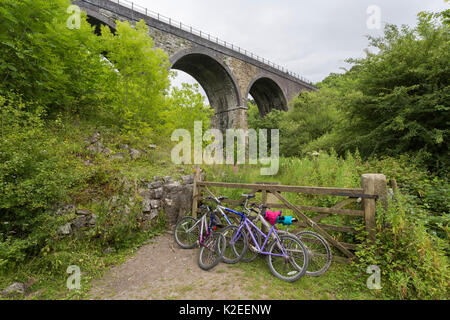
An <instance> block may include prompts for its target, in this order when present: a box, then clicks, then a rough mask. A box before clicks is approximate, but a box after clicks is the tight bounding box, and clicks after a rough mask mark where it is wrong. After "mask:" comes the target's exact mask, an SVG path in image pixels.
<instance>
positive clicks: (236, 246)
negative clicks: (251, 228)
mask: <svg viewBox="0 0 450 320" xmlns="http://www.w3.org/2000/svg"><path fill="white" fill-rule="evenodd" d="M238 230H239V228H238V227H237V226H234V225H231V226H227V227H225V228H224V229H223V230H222V232H221V233H222V234H223V236H224V237H225V240H226V243H227V244H226V248H225V251H224V254H223V257H222V260H223V262H225V263H227V264H235V263H238V262H239V261H240V260H241V259H242V257H243V256H244V254H245V253H246V251H247V247H248V244H247V237H246V236H245V235H244V234H242V233H241V234H240V235H239V236H238V238H237V240H236V241H235V242H234V243H231V240H232V239H233V238H234V236H235V235H236V232H237V231H238Z"/></svg>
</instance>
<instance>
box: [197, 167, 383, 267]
mask: <svg viewBox="0 0 450 320" xmlns="http://www.w3.org/2000/svg"><path fill="white" fill-rule="evenodd" d="M209 187H211V188H212V187H219V188H231V189H244V190H248V191H249V192H252V193H255V194H256V193H261V199H262V200H261V202H260V203H262V204H265V205H266V206H267V207H268V208H269V209H289V210H292V211H293V212H294V213H295V214H296V215H297V217H298V218H299V222H298V223H297V224H296V227H297V228H307V227H310V228H312V229H314V230H315V231H316V232H317V233H319V234H320V235H322V236H323V237H324V238H325V239H327V241H328V242H329V243H330V244H331V245H333V246H334V247H336V248H337V249H338V250H339V251H340V252H341V253H343V255H344V257H339V256H338V257H335V260H336V261H338V262H349V260H350V259H352V258H354V257H355V255H354V253H353V252H352V251H353V250H355V249H356V245H355V244H352V243H345V242H340V241H338V240H337V239H336V238H335V237H333V236H332V235H330V234H329V233H328V232H327V230H328V231H334V232H340V233H353V234H357V233H358V231H357V230H355V229H354V228H353V227H349V226H337V225H330V224H323V223H320V222H321V220H322V219H324V218H326V217H328V216H330V215H332V214H335V215H341V216H342V215H344V216H349V217H363V219H364V222H365V229H366V231H367V232H368V237H369V239H370V240H373V241H374V240H375V208H376V200H377V199H381V200H383V202H384V200H385V199H386V197H387V189H386V177H385V176H384V175H382V174H366V175H362V177H361V188H326V187H304V186H285V185H279V184H273V183H272V184H269V183H264V182H262V183H261V182H259V183H253V184H244V183H226V182H209V181H201V180H200V175H199V174H196V175H195V179H194V195H193V196H194V202H193V208H192V215H193V216H194V217H197V208H198V201H200V200H202V199H203V196H202V195H203V193H204V192H206V193H207V194H209V195H214V194H213V193H212V192H211V190H210V188H209ZM286 192H290V193H302V194H308V195H318V196H320V195H322V196H323V195H329V196H339V197H345V199H344V200H343V201H340V202H338V203H336V204H335V205H334V206H332V207H331V208H325V207H312V206H304V205H297V204H293V203H291V202H290V201H288V200H287V199H286V197H284V196H283V195H282V193H286ZM269 195H272V196H271V197H268V196H269ZM268 198H269V200H270V198H272V199H277V200H279V201H278V203H273V202H270V201H273V200H270V201H269V202H268ZM223 202H224V203H226V204H227V205H229V206H230V208H233V207H237V206H239V205H240V204H241V203H242V199H241V200H232V199H228V200H224V201H223ZM355 202H357V203H359V204H360V206H361V209H359V210H355V209H345V207H346V206H348V205H350V204H351V203H355ZM305 212H315V213H318V215H317V216H315V217H314V218H309V217H308V216H307V215H306V214H305Z"/></svg>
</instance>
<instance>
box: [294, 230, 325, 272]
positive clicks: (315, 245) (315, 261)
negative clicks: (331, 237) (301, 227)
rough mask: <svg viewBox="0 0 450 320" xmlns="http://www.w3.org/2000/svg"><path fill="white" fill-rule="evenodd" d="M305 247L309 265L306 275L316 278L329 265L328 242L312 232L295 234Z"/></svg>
mask: <svg viewBox="0 0 450 320" xmlns="http://www.w3.org/2000/svg"><path fill="white" fill-rule="evenodd" d="M296 236H297V238H299V240H300V241H301V242H302V243H303V244H304V245H305V247H306V249H307V250H308V254H309V264H308V270H307V271H306V274H307V275H308V276H312V277H318V276H320V275H322V274H324V273H325V272H326V271H327V270H328V268H329V267H330V265H331V260H332V254H331V249H330V246H329V245H328V242H327V241H326V240H325V239H324V238H323V237H322V236H321V235H319V234H317V233H315V232H312V231H302V232H299V233H297V234H296Z"/></svg>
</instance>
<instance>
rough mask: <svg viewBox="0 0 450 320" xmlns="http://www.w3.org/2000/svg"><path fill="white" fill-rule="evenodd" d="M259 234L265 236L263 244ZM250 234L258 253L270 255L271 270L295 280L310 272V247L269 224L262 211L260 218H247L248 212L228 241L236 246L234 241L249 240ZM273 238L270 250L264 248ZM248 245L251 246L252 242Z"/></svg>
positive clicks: (281, 276)
mask: <svg viewBox="0 0 450 320" xmlns="http://www.w3.org/2000/svg"><path fill="white" fill-rule="evenodd" d="M247 201H248V200H247ZM262 210H265V206H261V211H262ZM226 211H228V212H232V213H238V212H237V211H234V210H231V209H228V208H226ZM257 220H259V221H260V222H261V223H262V225H263V226H265V227H266V228H267V229H270V230H269V232H268V233H267V234H265V233H264V232H263V231H261V230H260V229H259V228H258V227H257V226H256V224H255V222H257ZM253 221H254V222H253ZM244 230H245V231H244ZM245 232H248V235H247V234H245ZM255 234H259V235H260V236H261V237H262V238H261V239H263V240H264V243H263V244H262V245H260V243H258V240H256V237H258V236H255ZM247 237H249V239H251V241H253V245H252V246H253V250H254V251H255V252H256V253H257V254H262V255H266V256H267V263H268V265H269V269H270V271H271V272H272V274H273V275H275V276H276V277H277V278H279V279H281V280H284V281H288V282H293V281H296V280H298V279H300V278H301V277H302V276H304V275H305V274H306V270H307V268H308V260H309V259H308V258H309V257H308V252H307V248H306V247H305V246H304V245H303V243H302V242H301V241H300V240H299V239H298V238H296V237H294V236H292V235H289V234H284V235H279V234H278V230H277V229H276V227H275V226H271V225H269V223H268V222H267V221H266V220H265V219H264V218H263V217H262V215H261V214H259V213H258V215H257V216H256V217H247V216H245V215H244V219H243V221H242V223H241V224H240V226H239V227H238V229H237V230H236V232H235V233H234V235H233V237H232V241H231V242H228V243H230V244H231V246H232V247H233V246H234V243H236V242H237V240H238V239H240V238H242V239H243V240H242V241H243V242H244V243H246V242H247ZM269 239H272V242H271V243H270V244H269V245H268V246H267V247H268V249H267V251H264V249H265V248H266V245H267V243H268V241H269ZM248 246H251V245H250V244H249V245H248ZM248 246H246V247H244V251H246V250H247V249H248Z"/></svg>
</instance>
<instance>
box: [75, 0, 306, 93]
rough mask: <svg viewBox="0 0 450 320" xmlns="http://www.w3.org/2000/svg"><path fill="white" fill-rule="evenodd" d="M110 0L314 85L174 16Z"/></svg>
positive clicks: (122, 0) (120, 0)
mask: <svg viewBox="0 0 450 320" xmlns="http://www.w3.org/2000/svg"><path fill="white" fill-rule="evenodd" d="M83 1H85V2H88V3H92V4H94V3H93V2H92V1H90V0H83ZM110 1H112V2H117V4H118V5H121V6H123V7H126V8H128V9H131V10H132V11H135V12H138V13H140V14H143V15H145V16H147V17H150V18H153V19H156V20H158V21H161V22H164V23H166V24H168V25H170V26H172V27H175V28H178V29H181V30H183V31H186V32H189V33H191V34H194V35H197V36H199V37H201V38H203V39H206V40H209V41H212V42H215V43H217V44H219V45H221V46H224V47H226V48H228V49H231V50H233V51H235V52H238V53H240V54H243V55H245V56H247V57H249V58H252V59H255V60H257V61H259V62H262V63H264V64H267V65H268V66H270V67H272V68H275V69H277V70H279V71H281V72H283V73H285V74H287V75H290V76H292V77H294V78H296V79H298V80H301V81H303V82H305V83H307V84H310V85H313V83H312V82H311V81H309V80H307V79H305V78H304V77H302V76H300V75H299V74H298V73H295V72H292V71H289V70H287V69H286V68H285V67H283V66H280V65H278V64H276V63H273V62H272V61H270V60H267V59H264V58H262V57H260V56H258V55H256V54H254V53H253V52H250V51H247V50H244V49H242V48H241V47H239V46H236V45H234V44H232V43H230V42H227V41H224V40H221V39H219V38H218V37H215V36H212V35H211V34H209V33H206V32H203V31H201V30H199V29H196V28H194V27H192V26H188V25H185V24H183V23H182V22H180V21H176V20H174V19H172V18H169V17H166V16H163V15H162V14H159V13H157V12H154V11H152V10H149V9H147V8H144V7H141V6H139V5H137V4H135V3H134V2H131V1H127V0H110Z"/></svg>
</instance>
